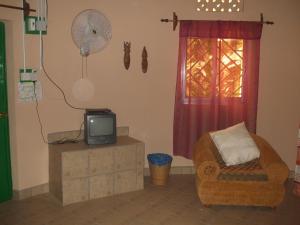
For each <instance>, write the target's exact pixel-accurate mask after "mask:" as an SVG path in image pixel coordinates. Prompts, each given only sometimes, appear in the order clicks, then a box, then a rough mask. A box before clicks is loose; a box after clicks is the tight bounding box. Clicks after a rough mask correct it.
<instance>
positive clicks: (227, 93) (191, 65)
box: [184, 38, 243, 99]
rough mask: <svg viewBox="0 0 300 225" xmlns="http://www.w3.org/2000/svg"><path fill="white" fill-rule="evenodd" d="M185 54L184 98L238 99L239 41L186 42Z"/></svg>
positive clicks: (239, 82) (240, 41)
mask: <svg viewBox="0 0 300 225" xmlns="http://www.w3.org/2000/svg"><path fill="white" fill-rule="evenodd" d="M186 54H187V55H186V70H185V71H186V73H185V79H184V82H185V85H184V86H185V98H187V97H190V98H194V99H197V98H198V99H199V98H211V97H214V96H213V95H215V96H219V97H221V98H241V97H242V87H243V85H242V84H243V40H241V39H199V38H188V39H187V51H186ZM214 76H216V79H215V77H214ZM213 82H216V84H214V83H213ZM214 87H215V90H214V89H213V88H214Z"/></svg>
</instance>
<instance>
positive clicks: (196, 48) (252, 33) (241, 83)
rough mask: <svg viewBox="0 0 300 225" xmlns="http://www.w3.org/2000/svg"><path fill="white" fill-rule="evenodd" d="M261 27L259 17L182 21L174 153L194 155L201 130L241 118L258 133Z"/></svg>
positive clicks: (211, 128)
mask: <svg viewBox="0 0 300 225" xmlns="http://www.w3.org/2000/svg"><path fill="white" fill-rule="evenodd" d="M208 2H214V1H208ZM228 2H229V1H228ZM261 32H262V23H260V22H249V21H207V20H205V21H201V20H198V21H197V20H182V21H180V31H179V52H178V67H177V68H178V70H177V83H176V92H175V104H174V125H173V127H174V129H173V147H174V149H173V152H174V155H181V156H184V157H186V158H189V159H191V158H192V156H193V147H194V145H195V142H196V141H197V140H198V139H199V137H200V136H201V135H202V134H204V133H206V132H210V131H215V130H220V129H224V128H226V127H229V126H232V125H234V124H237V123H240V122H242V121H244V122H245V124H246V126H247V129H248V130H249V131H250V132H255V130H256V115H257V99H258V82H259V57H260V53H259V52H260V37H261Z"/></svg>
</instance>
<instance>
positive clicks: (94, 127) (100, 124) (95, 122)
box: [89, 117, 114, 137]
mask: <svg viewBox="0 0 300 225" xmlns="http://www.w3.org/2000/svg"><path fill="white" fill-rule="evenodd" d="M89 120H90V123H89V124H90V136H92V137H97V136H101V135H112V134H113V132H114V126H113V123H114V120H113V118H111V117H92V118H90V119H89Z"/></svg>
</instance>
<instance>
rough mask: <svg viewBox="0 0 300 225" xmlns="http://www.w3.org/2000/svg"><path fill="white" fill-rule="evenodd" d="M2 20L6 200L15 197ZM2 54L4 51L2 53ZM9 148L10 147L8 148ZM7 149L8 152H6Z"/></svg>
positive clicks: (4, 23) (4, 36)
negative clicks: (5, 114) (5, 116)
mask: <svg viewBox="0 0 300 225" xmlns="http://www.w3.org/2000/svg"><path fill="white" fill-rule="evenodd" d="M0 22H1V26H3V31H4V34H3V40H2V41H1V42H3V43H0V44H1V45H3V46H4V50H3V55H4V57H3V58H4V62H3V66H4V69H3V70H4V85H5V87H4V88H5V89H6V90H5V91H6V93H5V94H4V96H5V98H6V101H5V104H6V107H5V108H6V109H5V108H4V110H3V111H4V112H6V113H7V120H5V121H4V123H3V125H4V126H5V127H6V129H7V134H5V136H7V137H4V140H5V139H6V138H7V140H6V141H4V146H6V147H5V148H6V149H4V151H3V152H2V153H3V154H2V156H3V158H4V159H3V161H4V162H5V161H6V162H5V163H6V165H5V166H4V172H3V174H2V175H3V177H4V178H3V180H4V181H5V182H6V184H7V185H6V186H5V187H3V191H4V192H5V193H3V195H0V201H1V202H2V201H6V200H10V199H12V197H13V187H12V164H11V145H10V142H11V141H10V129H9V128H10V120H9V115H8V112H9V104H8V102H9V100H8V99H9V97H8V96H9V92H8V72H7V32H6V31H7V23H6V22H5V21H2V20H0ZM1 54H2V53H1ZM7 148H8V149H7ZM5 151H6V152H5Z"/></svg>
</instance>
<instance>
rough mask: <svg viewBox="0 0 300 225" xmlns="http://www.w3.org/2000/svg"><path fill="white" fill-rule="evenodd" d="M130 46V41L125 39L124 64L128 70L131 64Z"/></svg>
mask: <svg viewBox="0 0 300 225" xmlns="http://www.w3.org/2000/svg"><path fill="white" fill-rule="evenodd" d="M130 46H131V43H130V42H127V41H124V66H125V69H126V70H128V69H129V66H130Z"/></svg>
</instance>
